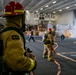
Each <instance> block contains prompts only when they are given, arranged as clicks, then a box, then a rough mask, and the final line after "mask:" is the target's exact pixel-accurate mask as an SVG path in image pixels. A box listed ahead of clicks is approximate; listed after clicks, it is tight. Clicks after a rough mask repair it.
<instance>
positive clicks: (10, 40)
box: [1, 1, 36, 75]
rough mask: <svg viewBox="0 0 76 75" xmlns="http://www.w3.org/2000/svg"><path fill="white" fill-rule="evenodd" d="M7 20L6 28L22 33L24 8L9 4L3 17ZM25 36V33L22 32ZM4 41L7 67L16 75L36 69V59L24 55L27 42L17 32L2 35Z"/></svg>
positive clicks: (4, 55) (6, 32)
mask: <svg viewBox="0 0 76 75" xmlns="http://www.w3.org/2000/svg"><path fill="white" fill-rule="evenodd" d="M2 17H4V18H5V19H6V23H5V28H8V27H13V28H15V29H17V30H19V31H20V32H21V31H22V28H24V27H23V26H24V23H25V11H24V8H23V6H22V5H21V4H20V3H18V2H15V1H11V2H9V3H8V4H7V5H6V6H5V9H4V13H3V15H2ZM21 33H22V34H23V32H21ZM1 39H2V40H3V60H4V62H5V65H6V66H7V67H8V68H9V69H11V70H12V71H13V72H14V74H13V75H15V73H16V72H17V73H16V74H19V75H24V74H20V73H19V72H26V71H27V72H29V71H31V70H34V69H35V68H36V59H34V58H31V57H30V58H29V57H27V56H25V55H24V53H25V52H26V49H24V46H25V41H24V39H23V37H22V36H21V35H20V34H19V33H18V32H16V31H15V30H9V31H5V32H3V33H2V34H1Z"/></svg>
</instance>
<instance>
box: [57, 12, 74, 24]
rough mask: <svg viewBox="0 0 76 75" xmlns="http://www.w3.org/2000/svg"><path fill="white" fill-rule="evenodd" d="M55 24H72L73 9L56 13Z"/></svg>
mask: <svg viewBox="0 0 76 75" xmlns="http://www.w3.org/2000/svg"><path fill="white" fill-rule="evenodd" d="M57 24H61V25H66V24H69V25H73V11H70V12H66V13H62V14H59V15H58V19H57Z"/></svg>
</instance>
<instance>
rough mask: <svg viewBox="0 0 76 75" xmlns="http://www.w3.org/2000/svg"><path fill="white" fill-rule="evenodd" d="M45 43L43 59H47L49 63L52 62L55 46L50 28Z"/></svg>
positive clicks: (45, 36)
mask: <svg viewBox="0 0 76 75" xmlns="http://www.w3.org/2000/svg"><path fill="white" fill-rule="evenodd" d="M43 42H44V51H43V58H45V57H47V59H48V61H51V60H52V51H53V47H52V45H53V44H54V39H53V36H52V30H51V28H49V29H48V32H47V33H46V34H45V35H44V40H43Z"/></svg>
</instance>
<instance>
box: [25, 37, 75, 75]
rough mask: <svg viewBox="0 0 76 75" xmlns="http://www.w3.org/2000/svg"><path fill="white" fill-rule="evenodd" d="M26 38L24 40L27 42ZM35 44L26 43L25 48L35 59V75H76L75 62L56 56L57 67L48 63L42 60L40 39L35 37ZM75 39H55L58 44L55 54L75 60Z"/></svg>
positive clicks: (53, 63)
mask: <svg viewBox="0 0 76 75" xmlns="http://www.w3.org/2000/svg"><path fill="white" fill-rule="evenodd" d="M27 39H28V38H26V40H27ZM35 40H36V42H32V41H31V42H26V46H27V47H29V48H30V49H31V50H32V51H33V54H35V56H36V58H37V69H36V70H35V74H36V75H76V62H73V61H71V60H68V59H66V58H63V57H61V56H58V55H56V61H57V62H58V64H60V70H59V69H58V68H59V65H57V64H56V63H55V62H53V61H51V62H48V61H47V59H44V58H42V52H43V49H44V48H43V43H42V42H40V41H41V38H40V37H39V38H38V37H36V38H35ZM75 40H76V39H65V40H63V41H61V40H60V38H57V39H56V42H57V43H58V44H59V47H58V48H57V50H56V52H57V53H60V54H62V55H64V56H67V57H69V58H71V59H74V60H75V59H76V53H75V52H76V44H75V43H73V42H75Z"/></svg>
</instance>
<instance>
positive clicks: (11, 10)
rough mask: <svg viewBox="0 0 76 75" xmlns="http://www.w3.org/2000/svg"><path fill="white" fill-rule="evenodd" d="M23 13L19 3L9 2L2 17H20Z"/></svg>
mask: <svg viewBox="0 0 76 75" xmlns="http://www.w3.org/2000/svg"><path fill="white" fill-rule="evenodd" d="M24 12H25V11H24V8H23V6H22V5H21V4H20V3H18V2H15V1H11V2H9V3H8V4H7V5H6V6H5V8H4V12H3V16H4V17H6V16H15V15H22V14H24Z"/></svg>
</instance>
